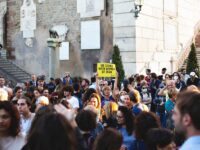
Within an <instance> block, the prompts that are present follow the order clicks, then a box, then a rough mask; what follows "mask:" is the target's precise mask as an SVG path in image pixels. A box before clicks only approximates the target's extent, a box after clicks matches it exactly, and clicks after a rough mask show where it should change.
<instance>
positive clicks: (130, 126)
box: [118, 106, 135, 135]
mask: <svg viewBox="0 0 200 150" xmlns="http://www.w3.org/2000/svg"><path fill="white" fill-rule="evenodd" d="M118 111H120V112H121V113H122V114H123V116H124V118H125V125H126V131H127V132H128V134H129V135H131V134H132V133H133V130H134V127H135V126H134V120H135V118H134V116H133V114H132V112H131V111H130V110H129V109H128V108H127V107H126V106H119V108H118Z"/></svg>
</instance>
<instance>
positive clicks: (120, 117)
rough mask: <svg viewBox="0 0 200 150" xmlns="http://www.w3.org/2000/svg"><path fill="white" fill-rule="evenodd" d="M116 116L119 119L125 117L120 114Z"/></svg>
mask: <svg viewBox="0 0 200 150" xmlns="http://www.w3.org/2000/svg"><path fill="white" fill-rule="evenodd" d="M116 117H117V118H119V119H122V118H124V117H123V116H118V115H117V116H116Z"/></svg>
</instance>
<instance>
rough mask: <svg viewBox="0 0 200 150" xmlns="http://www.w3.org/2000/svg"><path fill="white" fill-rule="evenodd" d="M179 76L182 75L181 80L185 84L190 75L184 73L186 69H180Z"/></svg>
mask: <svg viewBox="0 0 200 150" xmlns="http://www.w3.org/2000/svg"><path fill="white" fill-rule="evenodd" d="M181 74H182V79H183V81H184V82H185V84H186V83H187V80H188V79H189V78H190V75H189V74H187V73H186V69H182V71H181Z"/></svg>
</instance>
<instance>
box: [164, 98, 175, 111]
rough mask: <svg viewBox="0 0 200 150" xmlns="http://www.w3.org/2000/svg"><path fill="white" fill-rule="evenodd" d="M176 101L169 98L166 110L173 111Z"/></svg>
mask: <svg viewBox="0 0 200 150" xmlns="http://www.w3.org/2000/svg"><path fill="white" fill-rule="evenodd" d="M174 106H175V104H174V102H172V100H170V99H168V100H167V101H166V102H165V110H166V111H167V112H171V111H172V110H173V109H174Z"/></svg>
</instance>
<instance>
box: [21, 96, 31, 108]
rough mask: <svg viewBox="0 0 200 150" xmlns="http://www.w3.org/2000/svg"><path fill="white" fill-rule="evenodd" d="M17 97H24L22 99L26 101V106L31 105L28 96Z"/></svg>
mask: <svg viewBox="0 0 200 150" xmlns="http://www.w3.org/2000/svg"><path fill="white" fill-rule="evenodd" d="M19 99H24V100H25V101H26V104H27V105H28V106H31V105H32V102H31V99H30V98H29V97H26V96H22V97H20V98H19ZM19 99H18V100H19Z"/></svg>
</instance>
